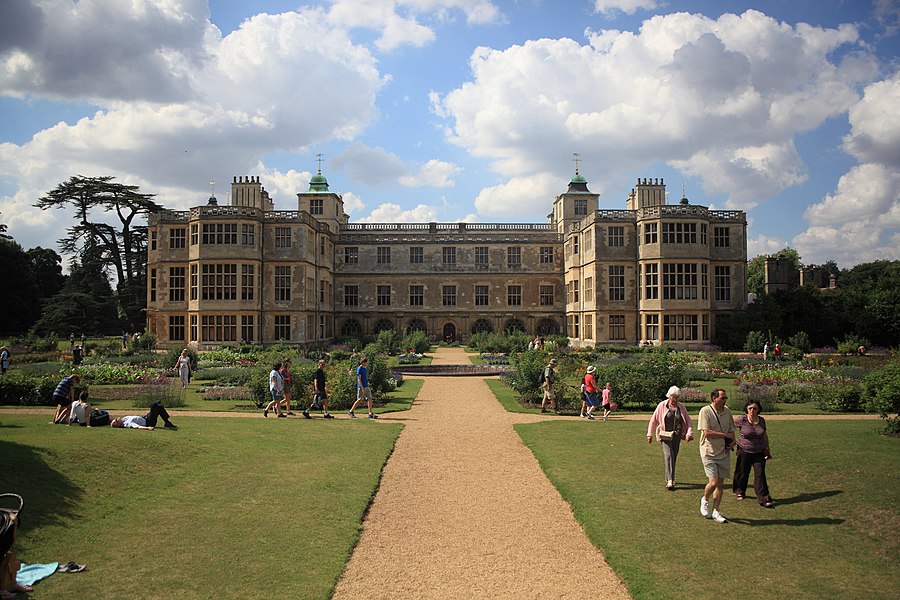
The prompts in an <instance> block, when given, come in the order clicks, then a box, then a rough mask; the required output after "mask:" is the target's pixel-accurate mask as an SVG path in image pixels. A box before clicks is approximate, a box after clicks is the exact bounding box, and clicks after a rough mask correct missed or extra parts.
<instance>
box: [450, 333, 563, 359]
mask: <svg viewBox="0 0 900 600" xmlns="http://www.w3.org/2000/svg"><path fill="white" fill-rule="evenodd" d="M566 339H568V338H566ZM533 340H534V338H532V337H531V336H529V335H526V334H525V332H522V331H507V332H503V333H494V332H487V331H482V332H480V333H476V334H473V335H471V336H469V344H468V347H469V348H471V349H473V350H475V351H477V352H489V353H491V354H500V353H503V354H512V353H515V352H524V351H525V350H527V349H528V342H531V341H533Z"/></svg>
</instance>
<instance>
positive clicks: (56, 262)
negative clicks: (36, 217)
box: [25, 246, 66, 298]
mask: <svg viewBox="0 0 900 600" xmlns="http://www.w3.org/2000/svg"><path fill="white" fill-rule="evenodd" d="M25 254H26V255H27V256H28V260H29V262H30V263H31V273H32V274H33V275H34V279H35V281H36V282H37V285H38V288H40V290H41V298H50V297H51V296H54V295H56V294H57V293H59V291H60V290H61V289H62V287H63V284H65V282H66V276H65V275H63V272H62V257H61V256H60V255H59V254H57V253H56V252H55V251H54V250H51V249H50V248H41V247H40V246H38V247H36V248H32V249H30V250H26V251H25Z"/></svg>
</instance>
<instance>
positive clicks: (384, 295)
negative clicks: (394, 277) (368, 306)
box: [375, 285, 391, 306]
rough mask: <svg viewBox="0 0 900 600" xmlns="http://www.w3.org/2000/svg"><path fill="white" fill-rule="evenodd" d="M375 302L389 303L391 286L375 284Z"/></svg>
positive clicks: (380, 304) (385, 304)
mask: <svg viewBox="0 0 900 600" xmlns="http://www.w3.org/2000/svg"><path fill="white" fill-rule="evenodd" d="M375 302H376V304H378V306H390V305H391V286H389V285H378V286H375Z"/></svg>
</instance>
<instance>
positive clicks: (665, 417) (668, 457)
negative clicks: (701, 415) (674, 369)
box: [647, 385, 694, 491]
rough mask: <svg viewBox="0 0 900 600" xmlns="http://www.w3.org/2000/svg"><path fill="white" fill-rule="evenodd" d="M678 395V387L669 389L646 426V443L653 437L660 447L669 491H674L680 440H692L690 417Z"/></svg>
mask: <svg viewBox="0 0 900 600" xmlns="http://www.w3.org/2000/svg"><path fill="white" fill-rule="evenodd" d="M680 394H681V390H680V389H679V388H678V386H674V385H673V386H672V387H670V388H669V391H668V392H666V399H665V400H663V401H662V402H660V403H659V404H658V405H657V406H656V410H654V411H653V416H652V417H650V423H649V424H648V425H647V443H648V444H650V443H652V442H653V437H654V436H655V437H656V440H657V441H658V442H659V443H660V445H661V446H662V451H663V463H664V464H665V471H666V489H667V490H669V491H672V490H674V489H675V461H676V460H677V459H678V448H679V446H680V445H681V440H684V441H686V442H690V441H691V440H692V439H694V429H693V426H692V425H691V416H690V415H689V414H688V411H687V408H685V406H684V404H682V403H681V402H679V401H678V396H679V395H680Z"/></svg>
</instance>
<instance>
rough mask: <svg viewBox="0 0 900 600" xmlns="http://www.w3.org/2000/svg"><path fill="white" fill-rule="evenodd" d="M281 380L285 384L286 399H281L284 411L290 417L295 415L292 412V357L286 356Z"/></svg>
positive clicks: (282, 366) (282, 364) (282, 365)
mask: <svg viewBox="0 0 900 600" xmlns="http://www.w3.org/2000/svg"><path fill="white" fill-rule="evenodd" d="M281 381H282V383H283V385H284V399H283V400H282V401H281V406H282V412H283V413H284V414H286V415H287V416H289V417H293V416H294V413H293V412H291V393H292V388H291V359H290V358H286V359H284V361H282V363H281Z"/></svg>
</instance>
